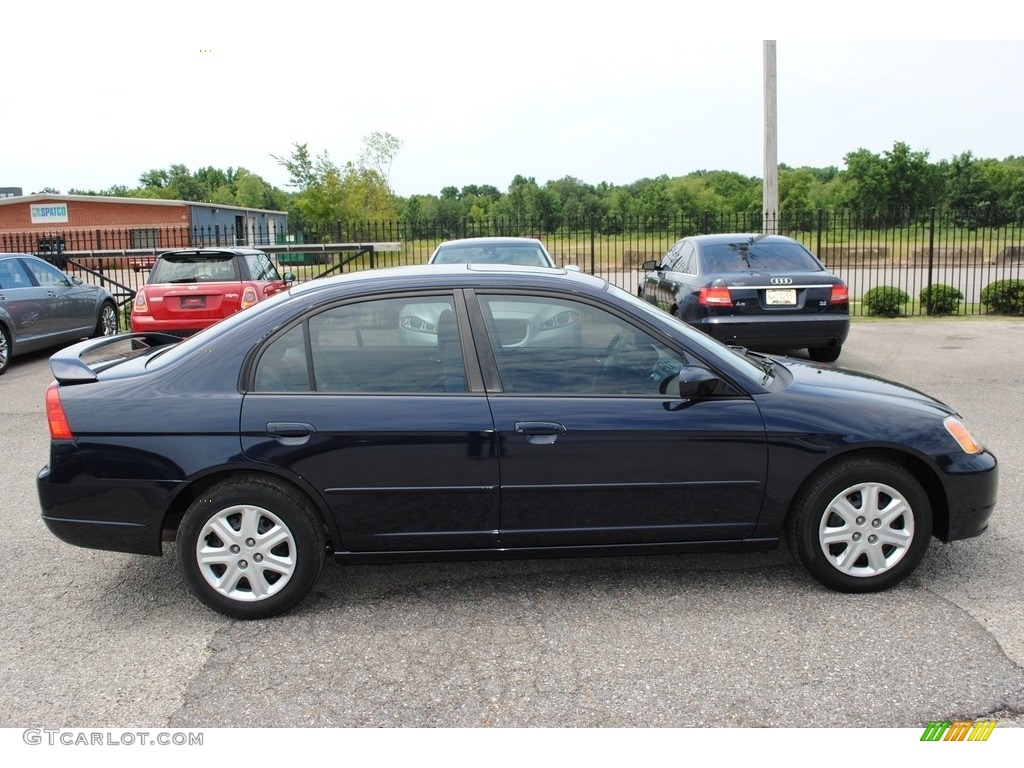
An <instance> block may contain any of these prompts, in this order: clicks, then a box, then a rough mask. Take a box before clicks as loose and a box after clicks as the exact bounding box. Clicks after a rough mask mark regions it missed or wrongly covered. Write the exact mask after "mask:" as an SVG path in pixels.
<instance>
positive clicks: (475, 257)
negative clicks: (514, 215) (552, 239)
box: [427, 237, 556, 267]
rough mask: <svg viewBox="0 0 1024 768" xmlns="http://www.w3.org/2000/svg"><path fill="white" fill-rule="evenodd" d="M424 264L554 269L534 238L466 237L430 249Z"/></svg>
mask: <svg viewBox="0 0 1024 768" xmlns="http://www.w3.org/2000/svg"><path fill="white" fill-rule="evenodd" d="M427 263H428V264H518V265H520V266H524V267H554V266H556V265H555V260H554V259H552V258H551V254H550V253H548V250H547V248H545V247H544V243H542V242H541V241H540V240H538V239H537V238H535V237H467V238H465V239H463V240H446V241H445V242H443V243H441V244H440V245H439V246H437V248H435V249H434V252H433V253H432V254H431V256H430V259H428V260H427Z"/></svg>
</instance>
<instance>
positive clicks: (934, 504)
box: [783, 447, 949, 539]
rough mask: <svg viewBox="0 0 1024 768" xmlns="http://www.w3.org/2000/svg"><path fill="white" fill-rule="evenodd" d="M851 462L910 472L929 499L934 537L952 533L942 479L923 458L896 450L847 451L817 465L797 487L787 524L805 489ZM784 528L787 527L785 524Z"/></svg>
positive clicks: (791, 499) (868, 448)
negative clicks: (877, 463) (886, 464)
mask: <svg viewBox="0 0 1024 768" xmlns="http://www.w3.org/2000/svg"><path fill="white" fill-rule="evenodd" d="M850 459H879V460H887V461H891V462H893V463H895V464H898V465H900V466H901V467H903V469H905V470H907V471H908V472H909V473H910V474H911V475H913V476H914V479H915V480H917V481H918V482H919V483H920V484H921V487H922V488H924V491H925V493H926V494H927V495H928V503H929V504H930V505H931V511H932V536H935V537H937V538H939V539H942V538H943V537H944V536H946V534H947V532H948V530H949V500H948V498H947V497H946V491H945V489H944V488H943V485H942V481H941V480H940V479H939V475H938V470H936V469H935V467H933V466H932V465H931V464H929V463H928V462H927V461H925V460H924V459H923V458H921V457H920V456H916V455H914V454H912V453H908V452H907V451H902V450H899V449H896V448H884V447H865V448H857V449H854V450H850V451H844V452H843V453H840V454H837V455H835V456H832V457H830V458H829V459H828V460H826V461H824V462H822V463H821V464H820V465H818V466H817V467H816V468H815V469H814V471H813V472H811V473H809V474H808V475H807V477H805V478H804V480H803V482H802V483H801V484H800V485H799V486H798V487H797V489H796V492H795V493H794V494H793V496H792V498H790V500H789V507H788V509H787V510H786V518H785V519H786V521H788V520H789V518H790V517H791V516H792V515H793V514H795V512H796V501H797V499H799V498H801V497H802V495H803V493H804V491H805V490H806V488H807V487H808V486H809V485H810V484H811V483H813V482H814V479H815V478H816V477H817V476H818V475H819V474H821V473H822V472H825V471H827V470H828V469H829V468H830V467H833V466H835V465H836V464H840V463H842V462H845V461H849V460H850ZM783 525H784V526H785V525H786V523H785V522H784V523H783Z"/></svg>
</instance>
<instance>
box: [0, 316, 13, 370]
mask: <svg viewBox="0 0 1024 768" xmlns="http://www.w3.org/2000/svg"><path fill="white" fill-rule="evenodd" d="M10 361H11V334H9V333H8V332H7V328H6V327H5V326H3V325H0V374H2V373H3V372H4V371H6V370H7V366H8V364H9V363H10Z"/></svg>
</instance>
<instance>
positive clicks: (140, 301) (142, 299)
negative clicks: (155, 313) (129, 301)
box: [134, 291, 149, 312]
mask: <svg viewBox="0 0 1024 768" xmlns="http://www.w3.org/2000/svg"><path fill="white" fill-rule="evenodd" d="M134 311H135V312H149V304H147V303H146V292H145V291H139V292H138V293H137V294H135V309H134Z"/></svg>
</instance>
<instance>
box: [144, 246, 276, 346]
mask: <svg viewBox="0 0 1024 768" xmlns="http://www.w3.org/2000/svg"><path fill="white" fill-rule="evenodd" d="M294 280H295V276H294V275H293V274H292V273H291V272H285V273H284V275H283V276H282V275H280V274H279V273H278V271H277V267H275V266H274V262H273V261H272V260H271V259H270V257H269V256H268V255H267V254H265V253H264V252H263V251H258V250H256V249H255V248H195V249H186V250H180V251H170V252H168V253H162V254H160V255H159V256H158V257H157V260H156V263H155V264H154V265H153V269H152V270H151V271H150V273H149V279H148V280H147V281H146V284H145V285H144V286H143V287H142V288H140V289H139V292H138V293H137V294H136V296H135V303H134V304H133V305H132V331H133V332H135V333H143V332H147V331H160V332H162V333H170V334H174V335H176V336H190V335H192V334H193V333H195V332H196V331H199V330H202V329H203V328H205V327H207V326H208V325H213V324H214V323H216V322H217V321H218V320H222V319H223V318H225V317H227V316H228V315H232V314H234V313H235V312H237V311H238V310H240V309H245V308H246V307H251V306H252V305H253V304H256V303H257V302H259V301H262V300H263V299H265V298H267V297H268V296H273V295H274V294H275V293H279V292H280V291H283V290H285V289H286V288H287V287H288V286H289V285H290V284H291V283H292V282H293V281H294Z"/></svg>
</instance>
